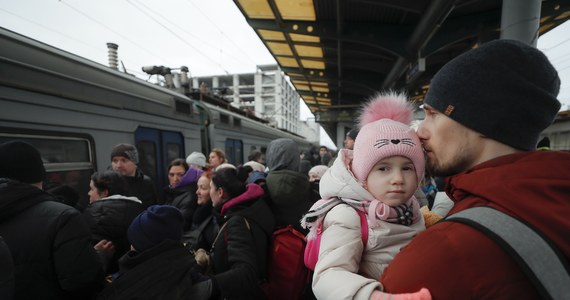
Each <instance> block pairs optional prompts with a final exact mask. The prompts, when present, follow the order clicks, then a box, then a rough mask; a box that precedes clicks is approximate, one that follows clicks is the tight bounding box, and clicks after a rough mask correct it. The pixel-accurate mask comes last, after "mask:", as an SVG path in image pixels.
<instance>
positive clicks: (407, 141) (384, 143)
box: [374, 138, 416, 148]
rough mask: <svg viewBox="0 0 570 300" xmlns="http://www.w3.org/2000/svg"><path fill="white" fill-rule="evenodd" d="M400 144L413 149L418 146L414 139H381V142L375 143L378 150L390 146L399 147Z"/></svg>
mask: <svg viewBox="0 0 570 300" xmlns="http://www.w3.org/2000/svg"><path fill="white" fill-rule="evenodd" d="M399 143H402V145H408V146H411V147H414V146H415V145H416V143H414V142H413V140H412V139H409V138H403V139H380V140H377V141H376V143H374V146H376V148H382V147H384V146H388V145H390V144H394V145H398V144H399Z"/></svg>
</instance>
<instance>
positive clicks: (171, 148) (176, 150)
mask: <svg viewBox="0 0 570 300" xmlns="http://www.w3.org/2000/svg"><path fill="white" fill-rule="evenodd" d="M166 151H167V154H166V157H167V161H166V162H167V163H169V164H170V162H172V161H173V160H175V159H177V158H180V153H182V149H180V144H173V143H168V144H166Z"/></svg>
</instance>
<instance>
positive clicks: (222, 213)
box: [0, 40, 570, 299]
mask: <svg viewBox="0 0 570 300" xmlns="http://www.w3.org/2000/svg"><path fill="white" fill-rule="evenodd" d="M559 87H560V80H559V78H558V75H557V73H556V71H555V69H554V68H553V67H552V65H551V64H550V62H549V61H548V59H547V58H546V57H545V56H544V54H542V53H541V52H540V51H538V50H537V49H535V48H532V47H530V46H527V45H525V44H522V43H519V42H515V41H509V40H497V41H492V42H489V43H487V44H485V45H483V46H481V47H479V48H476V49H473V50H470V51H468V52H466V53H464V54H462V55H460V56H458V57H456V58H455V59H453V60H451V61H450V62H449V63H447V64H446V65H445V66H444V67H443V68H442V69H441V70H440V71H438V73H437V74H436V75H435V76H434V78H433V79H432V82H431V85H430V88H429V91H428V93H427V96H426V98H425V103H424V104H423V110H424V112H425V119H424V120H423V121H422V123H421V124H420V125H419V127H418V128H417V129H415V128H413V127H412V126H411V121H412V116H413V109H414V108H413V107H412V106H411V104H410V102H409V101H408V99H407V97H406V95H405V94H402V93H396V92H388V93H378V94H376V95H374V96H372V97H371V99H370V100H368V101H367V102H366V103H365V104H364V105H363V109H362V113H361V115H360V117H359V122H358V124H356V125H357V126H355V128H354V129H352V130H350V131H348V132H347V134H346V138H345V140H344V148H342V149H341V150H340V151H338V153H334V152H333V151H330V150H329V149H328V148H327V147H325V146H322V147H321V148H320V149H318V150H317V149H314V150H313V151H301V150H300V149H299V148H298V146H297V144H296V143H295V142H294V141H293V140H291V139H286V138H280V139H276V140H273V141H272V142H270V143H269V144H268V145H267V147H266V150H265V151H264V152H261V151H259V150H255V149H254V150H252V151H251V153H250V155H249V156H248V161H247V162H246V163H244V164H242V165H237V166H236V165H233V164H231V162H230V161H228V159H227V158H226V156H225V154H224V151H222V150H221V149H217V148H215V149H212V151H211V152H210V153H208V156H206V155H205V154H204V153H201V152H192V153H190V154H189V155H188V156H187V157H186V158H184V157H181V158H178V159H175V160H173V161H172V162H171V163H170V164H169V166H168V168H167V170H166V171H167V174H168V185H167V186H165V187H162V190H160V189H157V187H155V186H154V184H153V181H152V180H151V178H149V177H148V176H146V175H145V174H143V172H142V171H141V169H140V168H139V167H138V166H137V165H138V163H139V154H138V151H137V149H136V147H135V146H134V145H131V144H127V143H121V144H118V145H116V146H115V147H114V148H113V149H111V157H110V166H109V169H108V170H103V171H100V172H95V173H94V174H92V176H91V180H90V183H89V192H88V196H89V203H88V205H87V207H86V208H85V209H81V210H79V209H77V208H76V207H74V205H73V204H70V203H66V202H64V201H61V200H60V199H59V200H58V198H57V195H54V193H50V192H48V191H46V190H44V188H45V187H44V185H43V181H44V179H45V175H46V170H45V168H44V165H43V161H42V157H41V154H40V153H39V152H38V150H37V149H36V148H34V147H33V146H32V145H30V144H28V143H25V142H22V141H17V140H16V141H10V142H6V143H4V144H0V263H1V268H0V298H1V299H264V298H265V296H264V291H263V288H262V286H261V284H260V283H261V282H263V281H264V279H266V277H267V273H268V272H267V268H268V267H267V266H268V259H270V258H269V249H270V246H271V239H272V233H273V232H274V231H275V229H276V228H282V227H285V226H289V225H290V226H292V227H293V228H295V229H296V230H298V231H299V232H301V233H303V234H305V235H306V239H307V240H308V241H312V240H318V241H319V243H320V244H319V248H318V260H317V261H316V264H315V266H314V272H313V273H312V278H311V280H310V281H308V283H307V284H308V290H309V292H307V293H305V294H304V295H303V298H304V299H305V298H306V299H312V298H316V299H432V298H433V299H464V298H469V299H514V298H519V299H537V298H540V297H544V296H545V294H544V291H543V290H542V289H541V287H540V285H536V284H535V283H536V280H535V278H540V276H541V274H534V275H531V276H529V275H528V274H527V273H528V272H527V273H525V272H523V271H522V269H521V267H520V266H519V265H518V262H517V261H516V260H515V259H513V258H512V257H511V256H510V255H509V253H508V252H506V251H505V250H504V249H503V248H502V246H501V245H499V244H498V243H496V242H495V241H494V240H493V239H491V238H489V236H487V235H486V234H485V233H483V232H480V231H479V230H477V229H475V228H473V227H471V226H469V225H466V224H463V223H458V222H451V221H446V219H445V218H446V216H452V215H454V214H457V213H460V212H462V211H466V210H468V209H470V208H472V207H479V206H486V207H491V208H493V209H495V210H498V211H501V212H504V213H506V214H508V215H510V216H512V217H514V218H517V219H520V220H522V221H523V222H524V223H526V224H528V225H529V226H531V227H532V228H533V229H534V230H536V231H538V232H540V233H541V235H542V236H543V237H544V238H545V239H546V240H547V241H548V244H549V245H551V247H553V249H554V252H556V253H559V255H560V257H561V258H562V260H561V261H563V262H564V261H568V259H570V242H569V241H568V239H567V238H566V236H567V234H568V232H569V230H570V221H569V219H568V218H567V216H568V214H570V208H569V207H570V206H569V205H568V196H567V195H570V172H568V169H569V167H570V154H569V153H567V152H563V151H552V150H550V148H548V147H546V148H545V146H544V145H543V144H542V143H544V142H541V144H540V145H538V148H540V149H539V150H537V143H538V140H539V137H540V134H541V132H542V131H543V130H544V129H545V128H546V127H548V126H549V125H550V124H551V123H552V121H553V120H554V118H555V116H556V114H557V113H558V110H559V108H560V103H559V101H558V100H557V99H556V97H557V95H558V92H559ZM543 141H544V140H543ZM159 191H161V193H159ZM71 203H75V202H71ZM566 270H568V266H566ZM533 276H534V277H533ZM555 288H556V287H555ZM563 294H564V293H563ZM564 295H568V293H566V294H564Z"/></svg>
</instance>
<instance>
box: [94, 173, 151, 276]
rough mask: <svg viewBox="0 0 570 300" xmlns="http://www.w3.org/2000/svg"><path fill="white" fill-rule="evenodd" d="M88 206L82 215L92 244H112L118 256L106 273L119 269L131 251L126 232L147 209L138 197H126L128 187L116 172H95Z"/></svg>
mask: <svg viewBox="0 0 570 300" xmlns="http://www.w3.org/2000/svg"><path fill="white" fill-rule="evenodd" d="M89 188H90V189H89V193H88V195H89V206H87V208H86V209H85V211H84V212H83V216H84V217H85V220H86V221H87V225H88V226H89V230H90V231H91V242H92V243H93V244H96V243H97V242H98V241H100V240H109V241H112V242H113V244H114V246H115V254H114V255H113V257H112V258H111V259H110V261H109V262H108V265H107V272H108V273H114V272H116V271H117V270H118V265H117V261H118V260H119V258H120V257H121V256H123V254H125V253H127V251H129V247H130V243H129V241H128V239H127V229H128V228H129V225H130V224H131V222H132V221H133V219H134V218H135V217H136V216H138V214H140V213H141V212H142V211H143V210H144V208H143V205H142V202H141V201H140V200H139V199H137V198H136V197H127V196H124V195H125V194H126V193H127V192H128V188H129V187H128V185H127V183H126V182H125V179H124V178H123V176H121V175H119V174H118V173H115V172H113V171H105V172H102V173H97V172H96V173H94V174H93V175H92V176H91V182H90V183H89Z"/></svg>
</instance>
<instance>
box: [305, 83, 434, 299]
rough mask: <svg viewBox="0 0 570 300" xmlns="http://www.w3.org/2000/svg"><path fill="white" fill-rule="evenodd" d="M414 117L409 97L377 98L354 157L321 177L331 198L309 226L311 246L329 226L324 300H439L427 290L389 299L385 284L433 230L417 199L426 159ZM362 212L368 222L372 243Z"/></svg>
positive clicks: (316, 288) (320, 281)
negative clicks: (385, 275) (392, 268)
mask: <svg viewBox="0 0 570 300" xmlns="http://www.w3.org/2000/svg"><path fill="white" fill-rule="evenodd" d="M412 115H413V109H412V107H411V105H410V104H409V103H408V102H407V101H406V98H405V97H404V96H403V95H398V94H395V93H390V94H379V95H377V96H376V97H375V98H373V99H372V100H371V101H370V102H369V103H367V104H366V106H365V107H364V109H363V111H362V115H361V117H360V126H359V127H360V128H361V130H360V132H359V134H358V139H357V140H356V142H355V144H354V150H349V149H342V150H340V152H339V155H338V158H337V159H336V160H335V162H334V164H333V165H332V166H331V168H330V169H329V170H328V171H327V172H326V173H325V174H324V175H323V177H322V178H321V181H320V194H321V197H323V199H322V200H320V201H318V202H317V203H316V204H315V205H314V206H313V207H312V208H311V209H310V210H309V212H308V213H307V214H306V215H305V216H304V217H303V219H302V220H301V224H302V225H303V227H307V228H310V232H309V234H308V236H307V237H308V239H312V238H314V237H315V236H316V234H317V232H316V231H317V228H319V227H320V226H319V225H322V227H321V228H322V231H321V232H322V233H321V234H322V236H321V243H320V248H319V257H318V261H317V264H316V267H315V272H314V275H313V284H312V287H313V292H314V294H315V296H316V297H317V298H318V299H383V298H382V297H384V296H391V297H394V298H390V299H431V296H430V294H429V291H428V290H427V289H421V290H420V291H419V292H416V293H413V294H398V295H387V294H385V293H383V292H382V284H381V283H380V282H379V281H378V279H379V278H380V275H382V272H383V271H384V269H385V268H386V266H387V265H388V264H389V263H390V262H391V261H392V259H393V258H394V257H395V256H396V254H397V253H398V252H399V251H400V249H401V248H402V247H404V246H406V245H407V244H408V243H409V242H410V241H411V239H412V238H413V237H414V236H415V235H416V234H417V233H419V232H420V231H422V230H424V229H425V225H424V220H423V217H422V215H421V213H420V208H419V205H418V202H417V200H416V199H415V197H414V192H415V191H416V190H417V189H418V185H419V183H420V181H421V179H422V178H423V175H424V165H425V160H424V155H423V152H422V146H421V143H420V140H419V139H418V137H417V135H416V133H415V131H414V130H413V129H411V128H410V127H409V124H410V122H411V121H412ZM357 211H360V212H357ZM359 213H364V214H365V215H366V219H367V224H368V239H367V241H365V240H364V239H363V237H362V232H361V221H360V216H359ZM410 272H413V270H410ZM418 288H420V287H418Z"/></svg>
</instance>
